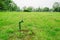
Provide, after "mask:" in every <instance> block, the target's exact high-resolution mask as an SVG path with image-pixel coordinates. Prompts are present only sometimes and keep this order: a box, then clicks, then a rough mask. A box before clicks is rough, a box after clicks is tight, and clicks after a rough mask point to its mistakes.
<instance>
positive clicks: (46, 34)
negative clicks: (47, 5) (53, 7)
mask: <svg viewBox="0 0 60 40" xmlns="http://www.w3.org/2000/svg"><path fill="white" fill-rule="evenodd" d="M21 20H24V22H23V23H22V26H21V27H22V30H32V31H33V35H31V34H32V31H29V32H26V33H25V34H24V33H21V32H20V31H19V21H21ZM20 34H21V35H22V37H20V36H21V35H20ZM0 40H60V13H59V12H0Z"/></svg>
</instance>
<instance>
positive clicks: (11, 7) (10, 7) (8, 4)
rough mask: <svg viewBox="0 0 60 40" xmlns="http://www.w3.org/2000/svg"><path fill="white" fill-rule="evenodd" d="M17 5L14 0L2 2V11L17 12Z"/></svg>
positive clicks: (0, 0) (0, 7)
mask: <svg viewBox="0 0 60 40" xmlns="http://www.w3.org/2000/svg"><path fill="white" fill-rule="evenodd" d="M17 9H18V7H17V5H16V4H15V3H14V2H13V1H12V0H0V10H1V11H16V10H17Z"/></svg>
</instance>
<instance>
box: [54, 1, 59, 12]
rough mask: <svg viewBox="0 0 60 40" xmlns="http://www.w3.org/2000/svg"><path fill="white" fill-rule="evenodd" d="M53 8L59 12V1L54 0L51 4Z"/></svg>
mask: <svg viewBox="0 0 60 40" xmlns="http://www.w3.org/2000/svg"><path fill="white" fill-rule="evenodd" d="M53 9H54V11H55V12H60V3H59V2H55V3H54V4H53Z"/></svg>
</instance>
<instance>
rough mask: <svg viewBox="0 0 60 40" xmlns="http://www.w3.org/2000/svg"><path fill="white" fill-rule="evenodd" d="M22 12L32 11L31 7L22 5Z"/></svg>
mask: <svg viewBox="0 0 60 40" xmlns="http://www.w3.org/2000/svg"><path fill="white" fill-rule="evenodd" d="M23 9H24V12H32V11H33V8H32V7H24V8H23Z"/></svg>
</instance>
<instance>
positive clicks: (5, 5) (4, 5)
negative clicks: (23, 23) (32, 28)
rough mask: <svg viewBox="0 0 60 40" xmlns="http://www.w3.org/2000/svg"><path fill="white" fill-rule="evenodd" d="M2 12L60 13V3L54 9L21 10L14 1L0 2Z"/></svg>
mask: <svg viewBox="0 0 60 40" xmlns="http://www.w3.org/2000/svg"><path fill="white" fill-rule="evenodd" d="M0 11H19V12H60V2H55V3H54V4H53V6H52V8H49V7H44V8H40V7H38V8H33V7H23V9H20V7H18V6H17V5H16V4H15V3H14V2H13V1H12V0H0Z"/></svg>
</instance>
